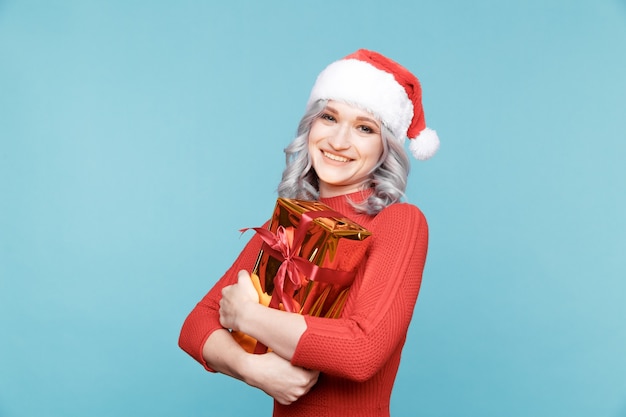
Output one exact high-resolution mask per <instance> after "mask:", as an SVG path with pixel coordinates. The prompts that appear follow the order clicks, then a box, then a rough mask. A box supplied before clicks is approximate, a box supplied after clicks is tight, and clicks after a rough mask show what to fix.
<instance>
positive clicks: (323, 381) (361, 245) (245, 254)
mask: <svg viewBox="0 0 626 417" xmlns="http://www.w3.org/2000/svg"><path fill="white" fill-rule="evenodd" d="M346 197H350V198H352V199H353V200H354V199H357V198H358V197H360V193H355V194H351V195H348V196H340V197H332V198H324V199H322V202H324V203H325V204H327V205H329V206H330V207H332V208H333V209H334V210H335V211H338V212H340V213H342V214H344V215H346V216H347V217H349V218H351V219H352V220H354V221H355V222H357V223H359V224H360V225H362V226H364V227H365V228H367V229H368V230H370V231H371V232H372V236H370V237H369V238H367V239H366V240H364V241H363V242H355V241H348V240H345V241H343V242H342V244H341V245H340V249H339V251H338V253H337V259H339V266H338V268H339V269H342V270H346V271H347V270H352V269H355V268H356V269H357V274H356V278H355V281H354V283H353V284H352V287H351V289H350V295H349V297H348V300H347V302H346V305H345V307H344V309H343V312H342V316H341V318H339V319H325V318H319V317H310V316H307V317H306V323H307V329H306V331H305V332H304V334H303V335H302V337H301V338H300V341H299V343H298V346H297V348H296V351H295V354H294V356H293V359H292V363H293V364H294V365H297V366H301V367H304V368H309V369H317V370H320V371H321V374H320V377H319V380H318V382H317V384H316V385H315V387H313V389H312V390H311V391H310V392H309V393H308V394H306V395H305V396H304V397H302V398H300V399H299V400H298V401H296V402H295V403H293V404H291V405H288V406H284V405H281V404H278V403H277V402H275V403H274V416H278V417H280V416H290V417H295V416H303V417H305V416H306V417H308V416H310V417H313V416H315V417H323V416H329V417H330V416H341V417H349V416H366V417H367V416H372V417H373V416H376V417H381V416H389V400H390V397H391V390H392V388H393V383H394V381H395V378H396V373H397V371H398V365H399V363H400V354H401V351H402V347H403V346H404V342H405V339H406V332H407V329H408V326H409V323H410V321H411V317H412V314H413V308H414V306H415V301H416V299H417V295H418V292H419V288H420V284H421V280H422V271H423V269H424V262H425V260H426V251H427V246H428V226H427V224H426V219H425V218H424V215H423V214H422V212H421V211H420V210H419V209H418V208H417V207H415V206H413V205H410V204H406V203H397V204H392V205H391V206H389V207H387V208H385V209H384V210H382V211H381V212H380V213H379V214H377V215H376V216H368V215H366V214H358V213H356V212H355V211H354V209H353V208H352V206H351V205H350V204H349V203H348V201H347V199H346ZM260 246H261V243H260V239H259V238H258V237H256V236H254V237H253V238H252V239H251V241H250V242H249V243H248V245H247V246H246V247H245V248H244V250H243V251H242V253H241V255H240V256H239V257H238V258H237V260H236V261H235V263H234V264H233V266H232V267H231V268H230V269H229V270H228V271H227V272H226V274H225V275H224V277H222V279H221V280H220V281H219V282H218V283H217V284H216V285H215V287H214V288H213V289H212V290H211V291H209V293H208V294H207V295H206V296H205V297H204V298H203V299H202V300H201V301H200V302H199V303H198V305H197V306H196V307H195V308H194V309H193V311H192V312H191V313H190V314H189V316H188V317H187V319H186V320H185V323H184V325H183V328H182V331H181V335H180V340H179V344H180V346H181V348H182V349H184V350H185V351H186V352H187V353H189V354H190V355H191V356H192V357H193V358H195V359H196V360H197V361H198V362H200V363H201V364H202V365H204V367H205V368H206V369H207V370H211V369H210V368H208V366H207V365H206V363H205V361H204V359H203V358H202V347H203V345H204V343H205V341H206V339H207V338H208V337H209V335H210V334H211V333H212V332H213V331H214V330H216V329H219V328H221V326H220V324H219V312H218V311H219V304H218V303H219V297H220V294H221V289H222V287H224V286H226V285H229V284H231V283H234V282H236V280H237V271H239V270H241V269H247V270H251V269H252V267H253V266H254V262H255V260H256V257H257V255H258V252H259V249H260Z"/></svg>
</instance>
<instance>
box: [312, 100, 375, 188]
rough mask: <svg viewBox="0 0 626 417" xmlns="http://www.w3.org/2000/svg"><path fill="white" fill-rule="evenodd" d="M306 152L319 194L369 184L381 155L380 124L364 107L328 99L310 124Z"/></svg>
mask: <svg viewBox="0 0 626 417" xmlns="http://www.w3.org/2000/svg"><path fill="white" fill-rule="evenodd" d="M309 154H310V155H311V163H312V165H313V169H314V170H315V173H316V174H317V177H318V186H319V191H320V196H321V197H335V196H338V195H341V194H349V193H353V192H355V191H358V190H360V189H365V188H369V182H370V181H371V176H372V172H374V169H375V168H376V166H377V165H379V162H380V161H381V158H382V155H383V140H382V136H381V124H380V122H379V121H378V120H376V119H375V118H374V116H372V115H371V114H370V113H368V112H366V111H365V110H361V109H359V108H358V107H354V106H351V105H349V104H346V103H342V102H338V101H329V102H328V104H327V105H326V108H325V109H324V111H322V113H321V114H320V115H319V117H317V118H316V119H315V120H314V121H313V123H312V124H311V132H310V133H309Z"/></svg>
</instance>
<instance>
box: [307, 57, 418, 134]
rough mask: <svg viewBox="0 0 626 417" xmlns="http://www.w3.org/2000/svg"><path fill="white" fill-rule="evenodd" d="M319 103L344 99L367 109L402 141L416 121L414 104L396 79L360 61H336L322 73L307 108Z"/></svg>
mask: <svg viewBox="0 0 626 417" xmlns="http://www.w3.org/2000/svg"><path fill="white" fill-rule="evenodd" d="M318 100H340V101H344V102H347V103H350V104H353V105H356V106H359V107H361V108H363V109H364V110H367V111H369V112H371V113H372V114H374V115H375V116H376V117H378V118H380V120H381V122H382V123H383V124H384V125H385V126H387V128H389V130H391V132H392V133H393V134H394V135H395V136H396V137H397V138H398V139H399V140H401V141H404V139H405V138H406V134H407V130H408V129H409V126H410V124H411V120H412V119H413V103H412V102H411V100H410V99H409V97H408V96H407V94H406V90H405V89H404V88H403V87H402V86H401V85H400V84H398V82H397V81H396V79H395V78H394V76H393V75H392V74H390V73H388V72H386V71H381V70H379V69H377V68H376V67H374V66H373V65H371V64H369V63H367V62H363V61H360V60H357V59H343V60H340V61H336V62H333V63H332V64H330V65H329V66H328V67H326V69H324V71H322V72H321V73H320V75H319V76H318V77H317V80H316V81H315V85H314V86H313V89H312V91H311V95H310V97H309V101H308V103H307V107H310V106H311V105H312V104H313V103H315V102H316V101H318Z"/></svg>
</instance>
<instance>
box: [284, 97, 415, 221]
mask: <svg viewBox="0 0 626 417" xmlns="http://www.w3.org/2000/svg"><path fill="white" fill-rule="evenodd" d="M327 102H328V101H327V100H319V101H318V102H316V103H314V104H313V105H312V106H311V107H310V108H309V109H308V111H307V112H306V113H305V114H304V116H303V117H302V119H301V120H300V124H299V125H298V131H297V136H296V138H295V139H294V140H293V142H291V144H289V146H287V147H286V148H285V155H286V166H285V170H284V171H283V176H282V180H281V182H280V184H278V195H279V197H284V198H297V199H303V200H317V199H319V189H318V177H317V174H316V173H315V170H314V169H313V167H312V165H311V157H310V155H309V147H308V138H309V131H310V130H311V124H312V123H313V121H314V120H315V119H316V118H317V117H318V116H319V115H320V113H321V112H322V111H323V110H324V108H325V107H326V103H327ZM381 126H382V129H381V136H382V139H383V153H382V155H381V158H380V160H379V161H378V164H377V165H376V166H375V167H374V169H373V170H372V174H371V175H372V181H371V183H370V184H371V187H372V188H373V189H374V193H373V194H372V195H371V196H370V197H369V198H368V199H367V200H365V201H364V202H362V203H360V204H357V203H354V202H352V203H351V204H352V205H353V206H354V208H355V209H356V210H357V211H358V212H361V213H367V214H369V215H374V214H377V213H379V212H380V211H381V210H382V209H384V208H385V207H387V206H389V205H390V204H393V203H395V202H398V201H400V200H401V199H402V198H403V197H404V191H405V190H406V183H407V178H408V176H409V168H410V162H409V158H408V156H407V154H406V152H405V151H404V147H403V146H402V143H401V142H400V141H399V140H398V139H396V138H395V137H394V136H393V134H392V133H391V131H390V130H389V129H388V128H387V127H386V126H384V125H381Z"/></svg>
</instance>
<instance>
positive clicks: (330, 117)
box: [320, 113, 336, 122]
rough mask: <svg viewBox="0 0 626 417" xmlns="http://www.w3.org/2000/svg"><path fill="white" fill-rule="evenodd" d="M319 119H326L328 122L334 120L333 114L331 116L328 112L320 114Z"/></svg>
mask: <svg viewBox="0 0 626 417" xmlns="http://www.w3.org/2000/svg"><path fill="white" fill-rule="evenodd" d="M320 119H322V120H328V121H329V122H335V121H336V119H335V116H333V115H332V114H329V113H322V114H320Z"/></svg>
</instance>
